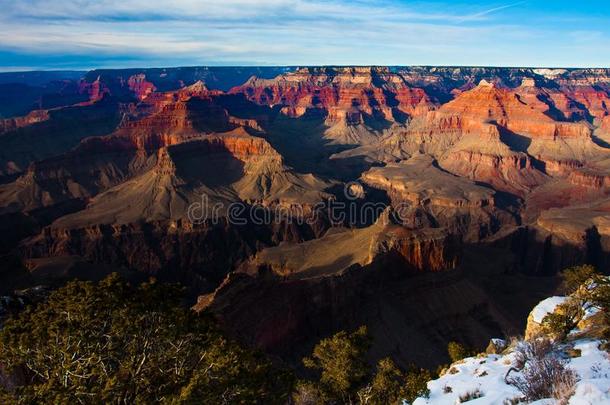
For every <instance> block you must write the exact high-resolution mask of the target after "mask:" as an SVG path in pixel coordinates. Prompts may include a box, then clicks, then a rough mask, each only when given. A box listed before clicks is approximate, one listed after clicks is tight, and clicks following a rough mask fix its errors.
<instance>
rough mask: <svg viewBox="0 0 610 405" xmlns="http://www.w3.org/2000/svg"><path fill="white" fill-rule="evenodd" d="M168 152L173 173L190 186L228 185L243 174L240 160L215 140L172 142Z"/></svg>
mask: <svg viewBox="0 0 610 405" xmlns="http://www.w3.org/2000/svg"><path fill="white" fill-rule="evenodd" d="M168 152H169V154H170V156H171V158H172V161H173V162H174V165H175V166H176V175H177V176H178V177H180V178H181V179H183V180H185V181H187V182H189V183H190V185H193V186H194V185H197V184H205V185H206V186H208V187H211V188H214V187H222V186H229V185H231V184H232V183H234V182H236V181H238V180H239V179H241V178H242V177H243V175H244V162H243V161H241V160H239V159H237V158H236V157H235V156H233V154H232V153H231V152H230V151H229V150H228V149H227V148H226V146H224V145H223V144H222V143H219V142H214V141H210V140H207V139H203V140H199V139H198V140H194V141H191V142H185V143H180V144H177V145H173V146H171V147H170V148H168Z"/></svg>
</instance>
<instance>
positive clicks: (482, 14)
mask: <svg viewBox="0 0 610 405" xmlns="http://www.w3.org/2000/svg"><path fill="white" fill-rule="evenodd" d="M525 3H527V1H519V2H516V3H511V4H505V5H502V6H496V7H492V8H488V9H486V10H483V11H479V12H477V13H474V14H471V15H467V16H465V17H461V18H458V19H457V22H459V23H463V22H465V21H473V20H478V19H480V18H481V17H485V16H487V15H489V14H493V13H497V12H498V11H502V10H506V9H507V8H512V7H517V6H521V5H523V4H525Z"/></svg>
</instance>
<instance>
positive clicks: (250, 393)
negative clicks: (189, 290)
mask: <svg viewBox="0 0 610 405" xmlns="http://www.w3.org/2000/svg"><path fill="white" fill-rule="evenodd" d="M181 300H182V290H181V289H180V288H179V287H177V286H173V285H166V284H165V285H164V284H157V283H154V282H150V283H144V284H142V285H140V286H138V287H135V286H131V285H129V284H128V283H126V282H125V281H123V280H122V279H121V278H120V277H118V276H116V275H112V276H110V277H108V278H107V279H105V280H103V281H101V282H99V283H91V282H81V281H74V282H71V283H69V284H68V285H67V286H65V287H64V288H60V289H59V290H57V291H55V292H53V293H51V295H50V296H49V298H48V300H47V301H46V302H43V303H41V304H39V305H38V306H36V307H30V308H28V309H26V310H24V311H23V312H22V313H21V314H19V315H18V316H17V317H16V318H14V319H11V320H9V321H7V322H6V324H5V326H4V328H3V329H2V330H1V331H0V359H1V360H0V362H1V363H2V364H0V369H4V370H5V373H6V375H8V376H11V375H12V376H22V378H13V379H12V383H11V385H15V384H16V386H12V387H9V388H10V390H9V391H10V392H9V394H8V395H11V396H13V400H12V401H3V402H4V403H17V404H19V403H23V404H26V403H27V404H30V403H62V404H63V403H66V404H68V403H73V404H78V403H108V404H112V403H133V404H138V403H141V404H144V403H177V404H182V403H185V404H186V403H220V402H222V401H227V400H228V401H230V402H232V403H245V402H248V403H253V402H264V403H284V402H285V401H286V400H287V399H288V393H289V392H290V391H291V387H292V378H291V376H290V374H289V373H284V372H283V371H278V370H276V369H275V368H274V367H272V365H271V363H270V362H269V361H268V360H266V359H265V358H264V357H263V356H261V355H259V354H257V353H253V352H251V351H248V350H245V349H243V348H241V347H240V346H239V345H237V344H236V343H234V342H232V341H229V340H227V339H226V338H224V337H223V336H222V334H221V333H220V331H219V330H218V328H217V327H216V326H215V324H214V322H213V321H212V320H211V319H210V318H208V317H206V316H200V315H197V314H195V313H194V312H193V311H191V310H189V309H188V308H185V307H183V306H182V305H181ZM24 376H25V378H23V377H24ZM5 395H6V394H5Z"/></svg>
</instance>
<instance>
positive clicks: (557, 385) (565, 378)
mask: <svg viewBox="0 0 610 405" xmlns="http://www.w3.org/2000/svg"><path fill="white" fill-rule="evenodd" d="M577 382H578V378H577V376H576V373H575V372H574V371H572V370H569V369H566V370H564V372H562V373H557V374H556V375H555V378H554V380H553V383H552V387H553V398H554V399H556V400H557V405H567V403H568V402H569V401H570V398H571V397H572V395H574V391H575V390H576V383H577Z"/></svg>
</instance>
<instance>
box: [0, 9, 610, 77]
mask: <svg viewBox="0 0 610 405" xmlns="http://www.w3.org/2000/svg"><path fill="white" fill-rule="evenodd" d="M0 1H5V0H0ZM519 5H527V2H524V1H522V2H517V3H511V4H506V5H500V6H495V7H491V8H490V7H487V8H484V9H483V11H479V12H474V13H473V10H472V8H471V7H468V9H464V7H459V6H455V5H454V4H453V3H444V2H438V1H437V2H433V1H428V2H425V3H412V2H408V3H407V2H405V1H402V0H359V1H347V0H331V1H323V0H175V1H173V2H172V3H171V5H168V3H166V2H161V1H156V0H97V1H92V0H57V1H55V2H48V1H43V0H16V1H13V2H6V5H5V6H4V10H3V13H2V14H1V15H0V24H1V25H2V27H3V29H2V30H1V31H0V69H1V68H2V66H5V68H4V69H6V66H11V67H14V66H16V65H15V60H16V59H19V60H20V61H21V60H23V59H27V58H28V55H30V56H31V59H32V61H31V63H30V61H28V63H24V67H25V66H26V65H27V66H28V67H31V66H40V67H53V66H57V65H58V63H62V64H61V67H66V64H69V63H72V65H68V66H69V67H80V68H89V67H97V66H121V65H132V64H139V65H140V66H141V65H150V64H163V65H168V66H169V65H176V64H190V65H195V64H234V63H236V62H237V63H244V64H277V65H303V64H310V65H311V64H453V65H475V64H490V65H526V64H528V65H542V64H556V65H559V64H566V62H565V60H567V59H564V60H562V59H561V58H555V61H553V62H554V63H548V61H552V59H546V60H542V59H540V57H539V56H540V55H541V54H542V53H541V52H540V51H539V50H537V49H535V48H536V46H532V44H539V47H540V48H544V50H545V51H548V50H549V49H556V48H558V45H554V46H549V43H551V41H557V40H558V39H559V38H560V37H562V38H563V42H562V43H561V50H562V52H565V50H566V49H571V48H572V47H574V48H576V47H577V46H578V45H579V44H580V43H581V42H583V41H584V40H583V38H585V37H586V38H593V39H594V40H595V43H596V44H597V45H598V48H597V52H596V54H598V55H599V54H600V52H602V51H603V50H606V52H607V51H608V48H609V47H608V41H605V40H606V39H607V33H606V32H601V34H599V35H598V36H594V37H593V36H590V35H589V36H585V35H582V34H569V32H562V31H557V30H553V29H539V28H533V27H530V26H525V25H524V24H523V23H522V22H521V21H517V20H515V19H514V18H513V19H509V18H504V14H505V13H500V11H504V10H506V11H507V12H509V11H510V12H515V11H517V10H518V9H519V7H517V6H519ZM481 8H483V7H480V8H479V9H481ZM498 15H502V17H503V18H496V17H497V16H498ZM572 31H573V32H576V33H578V32H584V30H582V29H581V30H578V29H574V30H572ZM588 31H592V30H588ZM604 41H605V42H604ZM526 45H527V46H526ZM588 46H589V47H591V46H592V44H588ZM583 49H584V51H587V48H586V47H585V48H583ZM3 51H4V54H2V52H3ZM591 52H592V54H593V51H591ZM2 55H4V56H2ZM7 55H8V56H7ZM11 55H12V56H11ZM580 55H581V57H582V55H583V52H581V53H580ZM515 56H519V59H515ZM569 56H570V55H567V56H566V55H564V58H567V57H569ZM45 57H47V59H48V60H49V62H48V63H47V64H46V65H45V63H44V59H45ZM61 57H65V59H66V61H65V62H58V59H61ZM78 57H81V62H80V64H79V63H78ZM2 58H4V60H3V59H2ZM11 58H12V59H11ZM41 61H42V62H41ZM68 61H72V62H68ZM535 62H538V63H535Z"/></svg>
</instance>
